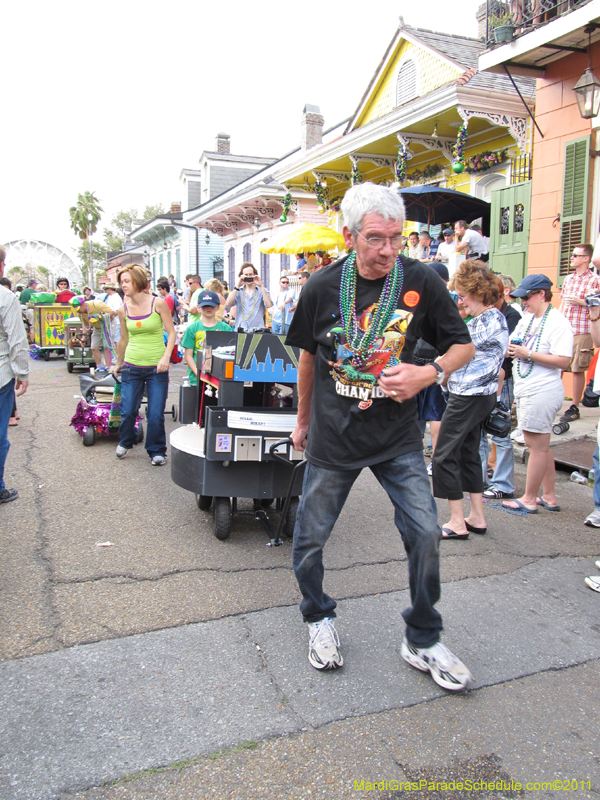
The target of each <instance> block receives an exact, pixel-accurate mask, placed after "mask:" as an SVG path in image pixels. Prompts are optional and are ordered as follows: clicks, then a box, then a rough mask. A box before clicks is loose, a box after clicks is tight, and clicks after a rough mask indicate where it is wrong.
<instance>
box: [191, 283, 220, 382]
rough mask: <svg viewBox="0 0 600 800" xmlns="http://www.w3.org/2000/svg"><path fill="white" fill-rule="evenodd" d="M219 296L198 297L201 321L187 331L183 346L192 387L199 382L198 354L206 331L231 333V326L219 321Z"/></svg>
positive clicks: (205, 292) (201, 293) (204, 292)
mask: <svg viewBox="0 0 600 800" xmlns="http://www.w3.org/2000/svg"><path fill="white" fill-rule="evenodd" d="M219 305H220V302H219V295H218V294H216V292H209V291H206V290H205V291H201V292H200V296H199V297H198V308H199V309H200V319H199V320H198V321H197V322H192V324H191V325H188V327H187V328H186V329H185V333H184V334H183V339H182V342H181V344H182V345H183V347H184V348H185V363H186V364H187V368H188V375H189V378H190V385H191V386H195V385H196V383H197V382H198V367H197V366H196V353H197V352H198V350H200V349H201V348H202V346H203V344H204V340H205V339H206V331H230V330H231V328H230V327H229V325H226V324H225V323H224V322H219V321H218V320H217V309H218V308H219Z"/></svg>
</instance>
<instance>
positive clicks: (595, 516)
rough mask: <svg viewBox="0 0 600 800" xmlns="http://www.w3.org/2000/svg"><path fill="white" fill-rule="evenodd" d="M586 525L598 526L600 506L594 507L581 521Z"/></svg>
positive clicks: (599, 525)
mask: <svg viewBox="0 0 600 800" xmlns="http://www.w3.org/2000/svg"><path fill="white" fill-rule="evenodd" d="M583 524H584V525H587V526H588V528H600V508H595V509H594V510H593V511H592V513H591V514H589V515H588V516H587V517H586V518H585V521H584V523H583Z"/></svg>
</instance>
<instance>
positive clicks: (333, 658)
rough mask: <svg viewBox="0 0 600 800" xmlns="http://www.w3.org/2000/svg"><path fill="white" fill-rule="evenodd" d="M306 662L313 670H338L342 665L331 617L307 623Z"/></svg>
mask: <svg viewBox="0 0 600 800" xmlns="http://www.w3.org/2000/svg"><path fill="white" fill-rule="evenodd" d="M308 631H309V633H310V641H309V644H308V660H309V661H310V663H311V664H312V665H313V667H314V668H315V669H338V667H342V666H343V665H344V659H343V658H342V654H341V653H340V638H339V636H338V635H337V631H336V629H335V627H334V625H333V619H332V618H331V617H325V619H320V620H319V621H318V622H309V623H308Z"/></svg>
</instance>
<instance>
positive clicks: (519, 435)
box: [510, 428, 525, 444]
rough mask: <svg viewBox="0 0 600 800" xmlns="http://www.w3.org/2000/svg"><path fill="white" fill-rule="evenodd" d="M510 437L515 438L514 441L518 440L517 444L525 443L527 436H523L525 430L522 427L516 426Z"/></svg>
mask: <svg viewBox="0 0 600 800" xmlns="http://www.w3.org/2000/svg"><path fill="white" fill-rule="evenodd" d="M510 438H511V439H512V440H513V442H517V444H525V437H524V436H523V431H522V430H521V428H515V429H514V431H513V432H512V433H511V435H510Z"/></svg>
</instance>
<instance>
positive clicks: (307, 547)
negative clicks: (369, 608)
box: [293, 451, 442, 647]
mask: <svg viewBox="0 0 600 800" xmlns="http://www.w3.org/2000/svg"><path fill="white" fill-rule="evenodd" d="M360 471H361V470H360V469H354V470H329V469H323V468H322V467H316V466H314V465H313V464H310V463H308V464H307V465H306V471H305V473H304V484H303V487H302V498H301V500H300V505H299V507H298V515H297V518H296V527H295V529H294V557H293V565H294V573H295V575H296V579H297V581H298V585H299V586H300V591H301V592H302V596H303V598H304V599H303V600H302V603H301V604H300V611H301V612H302V615H303V617H304V620H305V622H318V621H319V620H320V619H323V618H324V617H329V616H332V617H334V616H335V613H334V609H335V607H336V602H335V600H333V599H332V598H331V597H329V595H327V594H325V592H324V591H323V572H324V570H323V548H324V546H325V543H326V541H327V540H328V539H329V535H330V534H331V531H332V529H333V526H334V525H335V523H336V521H337V519H338V517H339V515H340V512H341V510H342V507H343V505H344V503H345V502H346V498H347V497H348V494H349V493H350V489H351V488H352V484H353V483H354V481H355V480H356V479H357V478H358V476H359V474H360ZM371 471H372V472H373V474H374V475H375V477H376V478H377V480H378V481H379V483H380V484H381V485H382V486H383V488H384V489H385V491H386V492H387V494H388V496H389V498H390V500H391V501H392V503H393V505H394V508H395V512H396V513H395V522H396V527H397V528H398V530H399V531H400V535H401V536H402V541H403V543H404V547H405V549H406V554H407V556H408V578H409V585H410V597H411V602H412V607H411V608H407V609H406V610H405V611H404V612H403V613H402V616H403V617H404V620H405V622H406V636H407V639H408V640H409V642H410V643H411V644H414V645H415V646H417V647H430V646H431V645H434V644H435V643H436V642H437V641H438V640H439V637H440V632H441V630H442V618H441V615H440V614H439V612H438V611H436V610H435V608H434V605H435V604H436V603H437V601H438V600H439V597H440V572H439V542H440V538H441V531H440V529H439V527H438V525H437V511H436V506H435V502H434V499H433V497H432V496H431V487H430V485H429V478H428V477H427V472H426V470H425V462H424V460H423V454H422V452H421V451H417V452H413V453H406V454H405V455H402V456H398V457H397V458H394V459H392V460H390V461H384V462H382V463H380V464H374V465H373V466H372V467H371ZM376 524H377V521H375V520H374V526H375V525H376ZM339 534H340V535H343V533H342V532H341V531H340V532H339ZM358 535H361V534H358ZM362 535H363V536H367V535H368V536H370V535H371V531H369V532H368V533H366V532H364V533H362Z"/></svg>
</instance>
